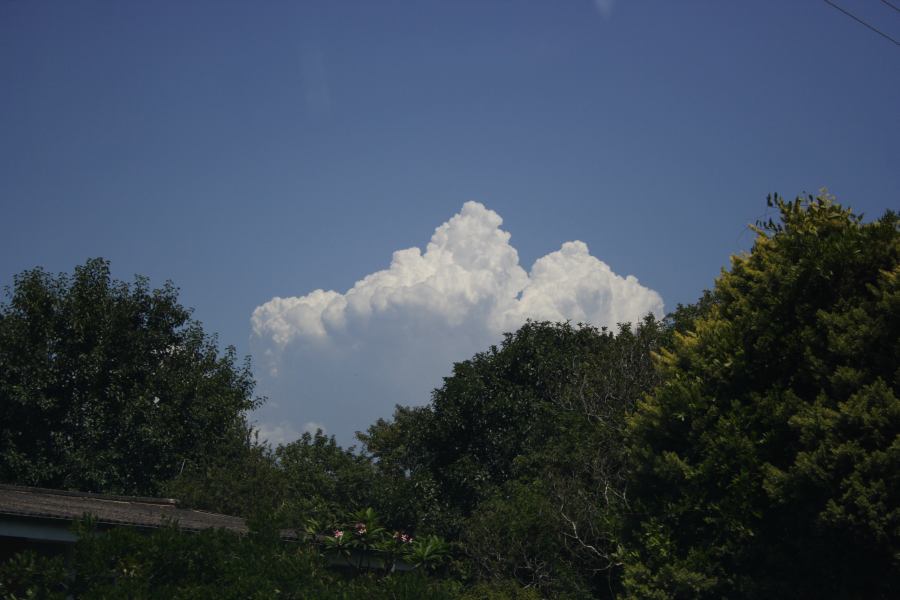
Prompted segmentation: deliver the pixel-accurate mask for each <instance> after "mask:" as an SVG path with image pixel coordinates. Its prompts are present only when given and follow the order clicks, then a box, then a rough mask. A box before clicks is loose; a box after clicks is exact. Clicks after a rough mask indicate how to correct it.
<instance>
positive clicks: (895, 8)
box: [881, 0, 900, 12]
mask: <svg viewBox="0 0 900 600" xmlns="http://www.w3.org/2000/svg"><path fill="white" fill-rule="evenodd" d="M881 2H882V3H883V4H887V5H888V6H890V7H891V8H893V9H894V10H896V11H897V12H900V6H897V5H896V4H892V3H890V2H888V0H881Z"/></svg>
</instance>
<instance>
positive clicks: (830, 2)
mask: <svg viewBox="0 0 900 600" xmlns="http://www.w3.org/2000/svg"><path fill="white" fill-rule="evenodd" d="M822 1H823V2H825V4H827V5H829V6H831V7H832V8H835V9H837V10H839V11H841V12H842V13H844V14H845V15H847V16H848V17H850V18H851V19H853V20H854V21H856V22H857V23H859V24H861V25H864V26H866V27H868V28H869V29H871V30H872V31H874V32H875V33H877V34H878V35H880V36H881V37H883V38H885V39H888V40H890V41H892V42H894V44H895V45H897V46H900V42H898V41H897V40H895V39H894V38H892V37H891V36H889V35H888V34H886V33H885V32H883V31H881V30H880V29H878V28H876V27H874V26H872V25H869V24H868V23H866V22H865V21H863V20H862V19H860V18H859V17H857V16H856V15H854V14H853V13H852V12H850V11H848V10H845V9H843V8H841V7H840V6H838V5H837V4H835V3H834V2H832V1H831V0H822ZM882 2H884V0H882ZM885 4H889V3H887V2H885ZM889 5H890V6H891V7H892V8H896V7H894V6H893V5H891V4H889Z"/></svg>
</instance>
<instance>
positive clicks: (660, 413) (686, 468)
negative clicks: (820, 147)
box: [624, 196, 900, 598]
mask: <svg viewBox="0 0 900 600" xmlns="http://www.w3.org/2000/svg"><path fill="white" fill-rule="evenodd" d="M771 204H772V205H773V206H774V207H776V208H777V210H778V211H779V214H780V221H779V222H777V223H776V222H775V221H774V220H769V221H768V222H767V223H765V224H762V225H761V226H760V227H757V228H756V231H757V234H758V237H757V239H756V242H755V244H754V247H753V249H752V251H751V253H750V254H749V255H744V256H738V257H735V258H733V260H732V268H731V271H730V272H724V273H723V274H722V275H721V276H720V277H719V279H718V280H717V282H716V286H715V289H714V291H713V293H712V294H713V300H714V301H712V302H711V303H710V306H708V307H707V309H706V310H705V311H703V314H700V315H698V317H697V318H696V319H695V320H694V321H693V328H692V329H693V330H692V331H687V330H686V331H684V332H681V333H676V334H675V338H674V347H673V348H672V349H671V350H669V351H663V352H662V353H661V360H660V364H661V367H662V369H663V372H664V376H665V382H664V383H663V384H662V385H661V386H660V387H659V388H658V389H657V390H656V391H655V392H654V393H653V394H652V395H651V396H650V397H648V398H647V400H646V401H645V402H643V403H641V404H640V405H639V407H638V410H637V411H636V413H635V415H634V417H633V418H632V419H631V422H630V433H631V440H632V441H631V448H630V452H631V464H632V467H633V482H632V483H633V485H632V487H631V490H632V492H631V498H632V511H633V512H632V515H633V518H632V519H631V522H630V526H629V532H630V538H629V545H628V546H629V550H628V552H627V553H626V554H625V555H624V558H625V560H626V571H625V584H626V587H627V589H628V591H629V593H630V596H631V597H635V598H721V597H732V598H736V597H746V598H762V597H787V596H789V597H794V598H820V597H840V598H879V597H884V598H887V597H889V596H890V595H891V592H890V590H892V589H893V590H895V591H896V589H898V588H900V563H898V557H900V545H898V532H900V468H898V467H900V400H898V384H900V369H898V364H897V357H898V356H900V292H898V276H900V263H898V258H900V235H898V221H897V217H896V215H895V214H893V213H891V212H888V213H887V214H885V215H884V216H883V217H882V218H881V219H879V220H877V221H874V222H872V223H863V222H862V220H861V218H860V217H859V216H856V215H854V214H853V213H852V212H851V211H850V210H849V209H844V208H842V207H841V206H839V205H837V204H836V203H834V202H833V201H832V200H831V199H830V198H827V197H824V196H823V197H818V198H808V199H806V200H800V199H798V200H796V201H794V202H785V201H783V200H781V199H780V198H775V199H774V200H772V201H771Z"/></svg>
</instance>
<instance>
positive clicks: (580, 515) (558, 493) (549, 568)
mask: <svg viewBox="0 0 900 600" xmlns="http://www.w3.org/2000/svg"><path fill="white" fill-rule="evenodd" d="M666 336H667V329H666V328H665V327H664V326H663V325H662V324H661V323H660V322H658V321H656V320H655V319H654V318H653V317H652V316H650V317H647V319H645V320H644V321H643V322H642V323H639V324H638V325H637V326H636V327H633V328H632V327H631V326H630V325H628V324H624V325H622V326H620V327H619V329H618V331H617V332H611V331H609V330H607V329H605V328H601V329H598V328H595V327H591V326H573V325H571V324H568V323H556V324H554V323H546V322H542V323H537V322H529V323H526V324H525V325H524V326H522V327H521V328H520V329H519V330H518V331H516V332H515V333H511V334H507V335H506V337H505V339H504V340H503V342H502V344H501V345H500V346H499V347H492V348H490V349H489V350H488V351H486V352H482V353H479V354H476V355H475V356H474V357H473V358H472V359H470V360H467V361H464V362H461V363H457V364H456V365H454V369H453V375H452V376H451V377H448V378H446V379H445V381H444V385H443V386H442V387H441V388H440V389H438V390H435V392H434V394H433V396H432V403H431V405H429V406H426V407H420V408H413V409H410V408H398V409H397V412H396V413H395V415H394V421H393V422H387V421H379V422H378V423H376V424H375V425H374V426H372V427H371V428H370V429H369V431H368V434H367V435H364V436H362V437H361V439H362V440H363V442H364V443H365V445H366V448H367V450H368V451H369V452H371V453H372V455H373V457H374V458H375V460H376V465H377V468H378V470H379V471H380V472H381V473H382V474H384V475H387V477H386V479H389V480H391V479H392V480H393V481H395V482H397V483H395V484H394V486H393V487H394V489H396V490H406V494H407V497H411V498H414V499H415V500H417V502H415V503H414V504H415V508H414V509H413V510H411V511H410V512H414V513H415V514H416V515H417V517H418V518H419V519H420V521H421V522H422V523H423V524H424V525H425V526H426V527H431V528H433V529H434V530H436V531H438V532H440V533H441V534H443V535H446V536H448V537H450V538H453V539H456V540H459V542H460V543H461V544H462V546H463V548H464V550H465V551H466V552H467V554H468V557H469V560H470V564H472V565H474V567H475V569H476V571H478V574H479V575H480V576H483V577H484V578H486V579H489V580H501V579H516V580H518V581H519V582H520V583H522V584H524V585H530V586H538V587H539V588H540V589H541V593H542V594H550V595H559V596H560V597H567V598H576V597H594V596H595V595H597V594H608V593H610V586H611V583H610V581H611V580H615V576H616V574H617V572H618V559H617V558H616V556H615V554H616V550H617V541H616V537H615V532H616V531H617V529H618V525H617V519H618V516H619V511H620V509H621V507H622V506H623V503H624V500H625V496H626V489H625V487H624V482H625V473H624V467H625V463H624V453H623V440H624V431H625V422H626V421H625V419H626V416H627V414H628V413H629V412H630V411H631V409H632V407H633V406H634V404H635V402H636V401H637V400H638V399H639V398H640V397H641V396H642V394H644V393H645V392H647V391H649V390H650V389H651V388H652V387H653V386H654V385H655V384H656V382H657V376H656V371H655V369H654V368H653V365H652V361H651V352H652V351H653V350H656V349H658V347H659V344H660V343H662V341H663V340H664V339H665V338H666ZM397 496H398V497H399V496H402V494H397Z"/></svg>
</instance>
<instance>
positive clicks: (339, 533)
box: [334, 529, 344, 540]
mask: <svg viewBox="0 0 900 600" xmlns="http://www.w3.org/2000/svg"><path fill="white" fill-rule="evenodd" d="M342 537H344V532H343V531H341V530H340V529H335V530H334V539H336V540H339V539H341V538H342Z"/></svg>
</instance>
